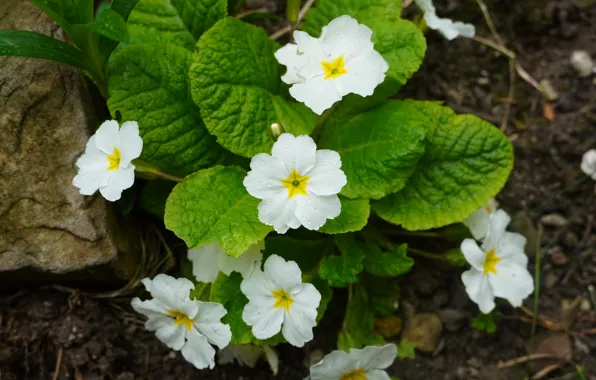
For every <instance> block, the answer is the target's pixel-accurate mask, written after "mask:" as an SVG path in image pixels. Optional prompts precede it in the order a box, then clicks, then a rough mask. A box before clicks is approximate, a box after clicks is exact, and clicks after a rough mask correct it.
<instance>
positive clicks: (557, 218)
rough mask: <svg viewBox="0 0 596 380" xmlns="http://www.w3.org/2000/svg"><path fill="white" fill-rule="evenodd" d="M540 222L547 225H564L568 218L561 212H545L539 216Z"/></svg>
mask: <svg viewBox="0 0 596 380" xmlns="http://www.w3.org/2000/svg"><path fill="white" fill-rule="evenodd" d="M540 222H541V223H542V224H544V225H545V226H548V227H565V226H567V225H568V224H569V220H567V218H565V217H564V216H563V215H561V214H547V215H544V216H543V217H542V218H540Z"/></svg>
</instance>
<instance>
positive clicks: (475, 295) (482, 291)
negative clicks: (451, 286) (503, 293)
mask: <svg viewBox="0 0 596 380" xmlns="http://www.w3.org/2000/svg"><path fill="white" fill-rule="evenodd" d="M461 280H462V281H463V283H464V285H465V286H466V293H468V296H469V297H470V299H471V300H472V301H474V302H475V303H477V304H478V307H479V308H480V311H482V312H483V313H484V314H488V313H490V312H491V311H492V310H493V309H494V308H495V295H494V293H493V289H492V287H491V286H490V284H489V281H488V277H487V276H485V275H484V273H483V272H480V271H477V270H475V269H470V270H468V271H465V272H464V273H462V275H461Z"/></svg>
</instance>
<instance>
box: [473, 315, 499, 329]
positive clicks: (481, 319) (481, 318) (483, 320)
mask: <svg viewBox="0 0 596 380" xmlns="http://www.w3.org/2000/svg"><path fill="white" fill-rule="evenodd" d="M498 321H499V316H498V315H497V313H495V312H490V313H488V314H483V313H478V315H476V316H475V317H474V318H473V319H472V327H473V328H475V329H476V330H478V331H485V332H487V333H489V334H494V333H495V332H496V331H497V323H498Z"/></svg>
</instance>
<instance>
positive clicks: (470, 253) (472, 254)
mask: <svg viewBox="0 0 596 380" xmlns="http://www.w3.org/2000/svg"><path fill="white" fill-rule="evenodd" d="M461 251H462V252H463V254H464V257H465V258H466V261H467V262H468V263H469V264H470V265H471V266H472V267H473V268H474V269H476V270H479V271H483V270H484V261H485V256H486V255H485V254H484V252H483V251H482V250H481V249H480V247H478V243H476V242H475V241H474V240H472V239H464V241H462V243H461Z"/></svg>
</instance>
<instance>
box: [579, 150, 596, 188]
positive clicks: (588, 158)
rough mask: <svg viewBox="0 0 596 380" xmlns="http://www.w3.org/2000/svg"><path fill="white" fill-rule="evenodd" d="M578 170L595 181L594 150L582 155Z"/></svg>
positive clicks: (595, 156) (595, 152)
mask: <svg viewBox="0 0 596 380" xmlns="http://www.w3.org/2000/svg"><path fill="white" fill-rule="evenodd" d="M580 168H581V169H582V171H583V172H584V174H585V175H587V176H588V177H591V178H592V179H593V180H595V181H596V149H590V150H588V151H587V152H586V153H584V155H583V156H582V163H581V165H580Z"/></svg>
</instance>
